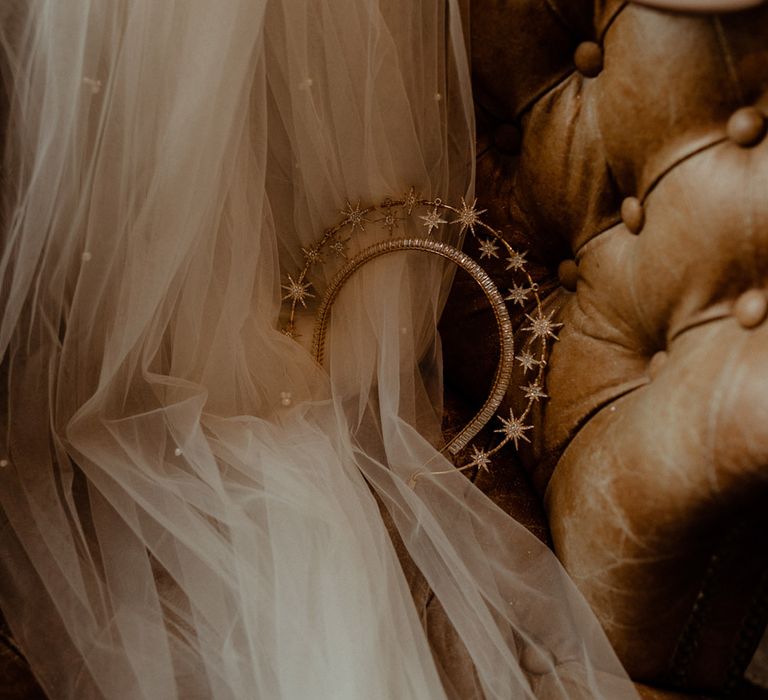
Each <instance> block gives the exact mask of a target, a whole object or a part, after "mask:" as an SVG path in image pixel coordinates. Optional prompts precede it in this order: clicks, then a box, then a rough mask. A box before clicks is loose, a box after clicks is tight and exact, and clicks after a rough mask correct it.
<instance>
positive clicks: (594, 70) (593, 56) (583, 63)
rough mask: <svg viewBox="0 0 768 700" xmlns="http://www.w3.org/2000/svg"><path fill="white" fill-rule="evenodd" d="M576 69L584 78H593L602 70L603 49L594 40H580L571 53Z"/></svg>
mask: <svg viewBox="0 0 768 700" xmlns="http://www.w3.org/2000/svg"><path fill="white" fill-rule="evenodd" d="M573 62H574V64H575V65H576V70H577V71H579V73H581V74H582V75H583V76H585V77H586V78H594V77H595V76H596V75H598V74H599V73H600V71H601V70H603V50H602V49H601V48H600V47H599V46H598V45H597V44H596V43H595V42H594V41H582V42H581V43H580V44H579V45H578V46H577V47H576V52H575V53H574V54H573Z"/></svg>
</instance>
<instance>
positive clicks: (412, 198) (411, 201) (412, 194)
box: [403, 187, 419, 216]
mask: <svg viewBox="0 0 768 700" xmlns="http://www.w3.org/2000/svg"><path fill="white" fill-rule="evenodd" d="M418 201H419V195H418V194H416V190H415V189H414V188H413V187H411V189H410V190H408V193H407V194H406V195H405V196H404V197H403V206H404V207H405V208H406V209H407V210H408V216H410V215H411V214H413V208H414V207H415V206H416V204H418Z"/></svg>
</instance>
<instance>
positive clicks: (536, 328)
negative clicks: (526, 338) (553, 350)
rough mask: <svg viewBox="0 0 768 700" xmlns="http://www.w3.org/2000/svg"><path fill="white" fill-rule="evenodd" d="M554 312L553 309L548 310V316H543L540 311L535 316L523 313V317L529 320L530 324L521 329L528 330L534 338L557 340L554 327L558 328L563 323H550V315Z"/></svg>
mask: <svg viewBox="0 0 768 700" xmlns="http://www.w3.org/2000/svg"><path fill="white" fill-rule="evenodd" d="M554 313H555V312H554V311H550V312H549V315H548V316H544V314H542V313H541V311H539V312H538V313H537V314H536V316H531V315H530V314H525V317H526V318H527V319H528V320H529V321H530V322H531V325H530V326H526V327H525V328H523V330H524V331H530V332H531V334H532V335H533V337H534V338H541V339H545V338H553V339H554V340H557V336H556V335H555V329H556V328H560V326H562V325H563V324H562V323H552V316H553V315H554Z"/></svg>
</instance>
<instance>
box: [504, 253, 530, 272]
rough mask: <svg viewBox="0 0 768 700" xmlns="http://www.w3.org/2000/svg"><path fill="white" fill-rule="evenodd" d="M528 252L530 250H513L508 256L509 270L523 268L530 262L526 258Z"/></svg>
mask: <svg viewBox="0 0 768 700" xmlns="http://www.w3.org/2000/svg"><path fill="white" fill-rule="evenodd" d="M527 252H528V251H525V253H519V252H518V251H516V250H513V251H512V253H510V255H509V257H508V258H507V270H522V269H523V268H524V267H525V265H526V263H527V262H528V261H527V260H526V259H525V255H526V253H527Z"/></svg>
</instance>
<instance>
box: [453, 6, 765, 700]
mask: <svg viewBox="0 0 768 700" xmlns="http://www.w3.org/2000/svg"><path fill="white" fill-rule="evenodd" d="M648 1H649V4H657V5H658V4H664V3H663V2H661V3H659V2H651V0H648ZM674 1H675V0H665V2H666V4H668V5H669V4H673V3H674ZM677 2H678V3H679V2H683V4H684V5H686V4H687V5H688V6H690V5H691V4H692V3H691V2H684V0H677ZM709 4H710V5H711V3H709ZM723 4H725V0H723V1H721V2H719V5H720V6H722V5H723ZM737 4H738V3H737ZM741 4H742V5H744V4H745V3H744V2H742V3H741ZM751 4H753V5H754V4H755V0H752V3H751ZM706 5H707V3H706V2H705V3H702V4H701V5H700V7H699V9H702V8H703V9H706ZM471 28H472V35H471V46H472V62H473V71H474V84H475V90H476V104H477V111H478V122H479V143H480V148H479V157H478V197H479V198H480V204H481V205H482V207H483V208H488V209H489V214H488V216H490V217H491V218H492V219H493V221H494V223H495V224H496V225H502V226H503V230H504V231H505V235H506V236H507V237H508V239H509V240H510V242H512V243H513V245H515V246H517V247H518V248H519V249H520V250H526V251H527V257H528V259H529V260H530V262H531V265H532V271H533V275H534V277H535V279H536V281H537V282H538V283H539V285H540V287H541V292H540V293H542V294H543V295H544V297H545V302H544V303H545V310H546V312H547V313H549V312H550V311H552V312H554V314H555V317H556V320H558V321H560V322H562V323H564V326H563V329H562V331H561V333H560V341H559V342H558V343H557V344H556V345H555V347H554V349H553V353H552V356H551V359H550V363H549V367H548V373H547V380H546V389H547V393H548V395H549V396H550V398H549V400H548V401H547V402H546V403H545V405H544V406H543V407H542V409H541V410H540V411H539V413H538V414H537V416H536V421H535V425H536V428H535V433H536V437H535V439H534V440H533V444H532V445H531V446H526V449H524V450H523V451H522V452H521V455H520V459H521V462H522V464H523V465H524V466H525V469H526V471H527V473H528V474H529V475H530V478H531V481H532V483H533V484H534V486H535V488H536V489H537V490H538V492H539V494H540V495H541V497H542V498H543V500H544V502H545V504H546V508H547V516H548V522H549V526H550V529H551V535H552V540H553V542H554V546H555V549H556V552H557V554H558V555H559V557H560V558H561V560H562V561H563V562H564V564H565V566H566V567H567V568H568V570H569V572H570V573H571V575H572V576H573V577H574V578H575V580H576V581H577V583H578V585H579V586H580V588H581V590H582V591H583V592H584V594H585V595H586V597H587V599H588V600H589V601H590V603H591V604H592V606H593V608H594V609H595V611H596V613H597V614H598V617H599V618H600V620H601V621H602V623H603V626H604V627H605V629H606V631H607V632H608V635H609V637H610V639H611V640H612V642H613V644H614V646H615V648H616V650H617V652H618V653H619V656H620V657H621V659H622V661H623V662H624V663H625V665H626V667H627V669H628V670H629V672H630V674H631V675H632V676H633V678H635V679H637V680H642V681H645V682H648V683H651V684H654V685H658V686H666V687H677V688H681V689H684V690H688V691H701V692H709V693H718V692H723V691H726V690H728V689H732V688H733V687H735V685H736V684H737V683H738V679H739V677H740V676H741V674H742V673H743V671H744V668H745V666H746V664H747V662H748V660H749V658H750V655H751V653H752V652H753V650H754V648H755V646H756V644H757V642H758V638H759V635H760V633H761V632H762V629H763V628H764V627H765V622H766V618H767V617H768V547H766V534H765V533H766V532H767V531H768V508H766V506H768V321H766V316H768V290H766V282H768V138H766V116H765V115H766V114H768V5H766V4H759V6H757V7H754V8H751V9H747V10H741V11H738V12H731V13H726V14H720V15H713V14H711V13H707V12H699V13H697V14H691V13H685V12H676V11H669V10H663V9H657V8H652V7H648V6H644V5H641V4H639V3H632V2H621V1H620V0H514V1H510V2H504V1H496V2H494V1H492V0H474V1H473V3H472V6H471ZM470 245H471V244H470ZM494 272H495V273H496V274H497V275H498V276H499V277H501V278H503V275H504V262H503V261H499V264H498V265H497V266H496V269H495V270H494ZM528 311H530V309H528ZM522 320H523V319H522V317H518V322H520V321H522ZM493 323H494V322H493V319H492V317H491V315H490V312H489V311H487V309H485V307H484V306H483V303H482V300H481V299H479V297H478V296H477V295H476V293H475V292H474V291H473V290H472V288H471V284H469V283H468V282H467V281H465V280H462V279H458V280H457V282H456V285H455V288H454V292H453V302H452V303H451V305H450V306H449V311H448V316H447V318H446V320H445V323H444V329H443V335H444V340H445V345H446V354H447V373H448V376H449V377H450V381H451V382H452V383H453V385H454V386H455V387H456V388H457V389H458V390H459V391H460V392H461V393H462V394H463V395H464V396H466V397H468V398H472V399H473V400H475V401H477V400H479V399H480V398H481V397H482V396H483V394H484V392H485V391H486V389H487V387H488V386H489V384H490V376H491V370H492V367H493V366H494V364H495V362H496V357H495V354H494V353H495V339H494V338H493V337H490V338H489V335H490V336H492V335H493V332H494V331H493V328H494V325H493ZM478 337H480V338H483V337H485V338H488V341H489V342H488V348H487V351H485V352H483V353H481V357H479V358H477V350H476V346H475V345H474V344H473V343H472V342H470V340H469V339H470V338H478ZM470 356H473V357H475V358H477V360H476V361H473V362H472V363H469V362H466V361H464V358H466V357H470ZM517 379H519V380H520V381H517V382H515V384H522V383H523V375H522V374H520V375H519V376H518V377H517ZM516 400H517V399H516V393H514V394H511V395H510V397H509V399H508V401H509V402H510V405H512V406H513V407H514V405H515V401H516ZM520 408H522V406H517V409H520Z"/></svg>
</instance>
